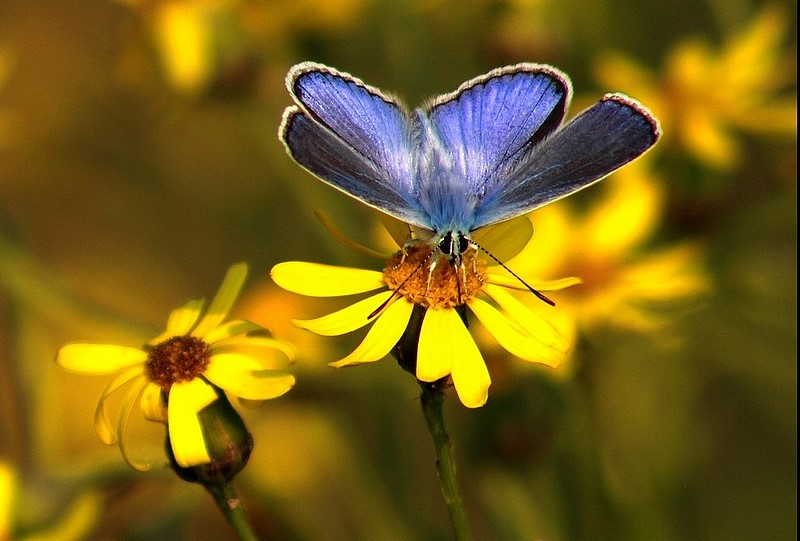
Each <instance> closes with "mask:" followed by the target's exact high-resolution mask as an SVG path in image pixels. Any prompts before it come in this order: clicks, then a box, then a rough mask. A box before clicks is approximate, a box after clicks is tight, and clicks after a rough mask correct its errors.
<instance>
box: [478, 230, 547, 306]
mask: <svg viewBox="0 0 800 541" xmlns="http://www.w3.org/2000/svg"><path fill="white" fill-rule="evenodd" d="M470 242H471V243H472V244H474V245H475V246H476V247H477V248H478V249H479V250H480V251H481V252H483V253H484V254H486V255H488V256H489V257H491V258H492V259H493V260H494V261H495V263H497V264H498V265H500V266H501V267H503V268H504V269H505V270H507V271H508V272H509V274H511V276H513V277H514V278H516V279H517V280H519V281H520V283H522V285H524V286H525V287H527V288H528V290H529V291H530V292H531V293H533V294H534V295H536V296H537V297H539V299H541V300H542V301H544V302H545V303H547V304H549V305H550V306H555V305H556V303H555V302H554V301H553V300H551V299H550V298H549V297H547V296H546V295H545V294H544V293H541V292H539V291H536V290H535V289H533V287H531V286H530V284H528V282H526V281H525V280H523V279H522V277H520V275H519V274H517V273H516V272H514V271H512V270H511V269H509V268H508V267H507V266H506V264H505V263H503V262H502V261H500V260H499V259H497V257H495V255H494V254H493V253H491V252H490V251H489V250H487V249H486V248H484V247H483V246H481V245H480V244H478V243H477V242H475V241H474V240H472V239H470Z"/></svg>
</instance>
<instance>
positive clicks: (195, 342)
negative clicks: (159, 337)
mask: <svg viewBox="0 0 800 541" xmlns="http://www.w3.org/2000/svg"><path fill="white" fill-rule="evenodd" d="M209 359H210V354H209V350H208V344H206V343H205V342H204V341H203V340H201V339H199V338H196V337H194V336H173V337H172V338H168V339H166V340H164V341H163V342H161V343H160V344H158V345H157V346H155V347H154V348H153V350H152V351H151V352H150V355H148V357H147V364H146V366H145V373H146V374H147V377H148V378H150V381H152V382H154V383H157V384H158V385H160V386H161V388H162V389H164V390H169V388H170V387H171V386H172V384H173V383H177V382H180V381H191V380H193V379H194V378H196V377H198V376H200V375H202V374H203V372H204V371H205V369H206V367H207V366H208V362H209Z"/></svg>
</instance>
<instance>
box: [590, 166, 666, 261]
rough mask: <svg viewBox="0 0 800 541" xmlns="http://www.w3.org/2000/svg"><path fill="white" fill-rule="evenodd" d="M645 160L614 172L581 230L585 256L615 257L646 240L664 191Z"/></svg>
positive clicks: (658, 219) (659, 211) (613, 258)
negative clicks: (601, 197) (606, 189)
mask: <svg viewBox="0 0 800 541" xmlns="http://www.w3.org/2000/svg"><path fill="white" fill-rule="evenodd" d="M648 163H649V162H648V160H647V159H644V160H639V161H636V162H635V163H633V164H630V165H628V166H627V167H625V168H623V169H622V170H620V171H618V172H617V173H615V174H614V175H613V178H611V179H610V180H609V184H608V186H609V188H608V191H607V192H606V193H605V194H604V195H605V197H604V198H603V199H602V200H600V202H599V203H598V204H596V205H594V206H593V207H592V209H591V210H589V212H588V214H587V216H586V218H585V219H584V220H583V224H582V225H581V230H582V233H580V237H582V239H583V243H584V248H583V249H584V250H585V251H586V253H587V257H588V258H590V259H594V260H598V261H608V260H615V259H618V258H620V257H621V256H623V255H625V254H627V253H629V252H630V251H631V250H632V249H633V248H635V247H636V246H637V245H639V244H640V243H641V242H643V241H644V240H645V239H647V238H648V237H649V236H650V234H651V233H652V232H653V229H654V228H655V227H656V226H657V224H658V223H659V221H660V219H661V214H662V208H663V206H664V193H663V192H664V190H663V188H662V187H661V185H660V184H659V183H658V182H656V179H654V178H653V176H654V173H653V172H652V171H651V170H650V168H649V167H648V166H647V164H648Z"/></svg>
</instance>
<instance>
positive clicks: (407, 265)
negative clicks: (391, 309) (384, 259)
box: [383, 242, 486, 308]
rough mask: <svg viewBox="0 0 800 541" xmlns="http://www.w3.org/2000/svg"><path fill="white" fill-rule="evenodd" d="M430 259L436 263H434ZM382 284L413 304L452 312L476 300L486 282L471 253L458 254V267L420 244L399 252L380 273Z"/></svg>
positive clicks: (480, 265) (482, 268) (480, 264)
mask: <svg viewBox="0 0 800 541" xmlns="http://www.w3.org/2000/svg"><path fill="white" fill-rule="evenodd" d="M432 255H436V257H438V259H436V260H433V259H432ZM383 281H384V282H385V283H386V285H388V286H389V288H390V289H393V290H395V291H397V292H398V293H399V294H401V295H403V296H404V297H405V298H406V299H408V300H409V301H410V302H412V303H414V304H418V305H421V306H424V307H426V308H452V307H454V306H460V305H462V304H465V303H466V302H467V301H469V300H470V299H472V298H473V297H475V295H477V294H478V293H479V292H480V291H481V289H482V288H483V284H484V282H485V281H486V264H485V263H484V262H483V261H482V260H480V259H478V258H477V257H476V252H475V251H474V250H467V251H466V252H463V253H462V254H461V263H460V264H459V265H456V264H454V263H453V262H451V261H448V259H447V257H446V256H443V255H441V254H439V253H438V251H436V250H433V249H431V246H430V245H429V244H427V243H424V242H420V243H418V244H414V245H411V246H410V247H407V248H406V249H405V253H404V252H403V251H399V252H397V253H396V254H394V255H393V256H392V258H391V259H390V260H389V261H388V263H387V265H386V268H384V269H383Z"/></svg>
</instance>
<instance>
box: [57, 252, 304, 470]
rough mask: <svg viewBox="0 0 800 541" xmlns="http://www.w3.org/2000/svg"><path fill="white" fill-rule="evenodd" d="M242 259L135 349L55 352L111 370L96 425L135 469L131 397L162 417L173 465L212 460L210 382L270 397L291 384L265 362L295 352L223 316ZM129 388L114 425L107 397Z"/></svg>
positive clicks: (68, 362)
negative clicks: (204, 414)
mask: <svg viewBox="0 0 800 541" xmlns="http://www.w3.org/2000/svg"><path fill="white" fill-rule="evenodd" d="M246 277H247V265H245V264H243V263H240V264H237V265H234V266H232V267H231V268H230V270H229V271H228V273H227V274H226V276H225V279H224V281H223V283H222V285H221V286H220V289H219V291H218V292H217V295H216V296H215V297H214V299H213V300H212V301H211V304H210V305H209V306H208V309H207V310H205V311H204V310H203V308H204V304H205V301H204V300H202V299H199V300H192V301H189V302H188V303H186V304H185V305H184V306H182V307H181V308H178V309H176V310H174V311H173V312H172V313H171V314H170V316H169V319H168V321H167V328H166V330H165V331H164V332H163V333H162V334H160V335H158V336H156V337H155V338H153V339H152V340H150V341H149V342H148V343H147V344H146V345H145V346H143V347H141V348H135V347H129V346H121V345H112V344H90V343H76V344H68V345H66V346H64V347H62V348H61V349H60V350H59V351H58V356H57V359H56V360H57V362H58V363H59V364H60V365H61V366H62V367H64V368H66V369H68V370H72V371H74V372H79V373H83V374H117V375H116V376H115V377H114V379H112V380H111V382H110V383H109V384H108V385H107V386H106V388H105V390H104V392H103V394H102V396H101V397H100V402H99V404H98V406H97V410H96V414H95V421H94V426H95V431H96V432H97V434H98V435H99V436H100V439H101V440H102V441H103V442H105V443H107V444H118V445H119V449H120V451H121V452H122V456H123V457H124V458H125V460H126V462H128V464H130V465H131V466H133V467H134V468H136V469H139V470H142V471H144V470H146V469H148V468H149V466H148V465H147V464H142V463H138V462H135V461H133V460H132V459H131V457H130V456H129V453H128V450H127V444H126V441H125V437H124V436H125V427H126V425H127V422H128V419H129V416H130V414H131V411H132V409H133V407H134V405H135V403H136V402H137V401H139V402H140V407H141V410H142V413H143V414H144V416H145V418H146V419H148V420H151V421H157V422H162V423H166V424H167V427H168V430H169V438H170V441H171V444H172V451H173V453H174V456H175V460H176V462H177V463H178V465H180V466H182V467H184V468H187V467H191V466H196V465H200V464H206V463H208V462H210V460H211V458H210V457H209V453H208V450H207V448H206V443H205V439H204V435H203V426H202V425H201V422H200V420H199V418H198V414H199V412H200V411H201V410H202V409H203V408H205V407H207V406H208V405H209V404H211V403H212V402H214V401H215V400H216V399H217V392H216V390H215V387H216V388H221V389H223V390H225V391H227V392H228V393H230V394H232V395H235V396H237V397H239V398H240V399H243V400H246V401H260V400H266V399H269V398H275V397H277V396H280V395H282V394H284V393H285V392H287V391H288V390H289V389H290V388H291V387H292V386H293V385H294V376H292V375H291V374H288V373H286V372H283V371H280V370H274V369H269V368H265V366H266V365H265V362H266V361H267V360H268V359H269V357H271V356H275V355H276V354H279V355H283V356H286V357H288V358H290V359H291V358H293V356H294V348H293V347H292V346H290V345H289V344H287V343H285V342H282V341H279V340H276V339H274V338H270V337H268V336H266V335H265V329H264V328H263V327H261V326H260V325H257V324H255V323H252V322H250V321H247V320H240V319H236V320H231V321H228V322H226V323H223V320H225V318H226V317H227V316H228V313H229V312H230V310H231V308H232V307H233V305H234V302H235V301H236V298H237V297H238V295H239V292H240V290H241V289H242V286H243V285H244V281H245V278H246ZM123 387H128V392H127V394H126V395H125V398H124V400H123V402H122V406H121V408H120V413H119V418H118V421H117V424H116V427H113V426H112V425H111V423H110V422H109V420H108V418H107V416H106V402H107V399H108V398H109V397H110V396H111V395H112V394H114V393H115V392H116V391H118V390H120V389H121V388H123Z"/></svg>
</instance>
